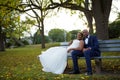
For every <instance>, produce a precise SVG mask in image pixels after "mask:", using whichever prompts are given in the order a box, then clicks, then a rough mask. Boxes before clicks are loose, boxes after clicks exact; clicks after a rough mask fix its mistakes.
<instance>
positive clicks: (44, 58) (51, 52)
mask: <svg viewBox="0 0 120 80" xmlns="http://www.w3.org/2000/svg"><path fill="white" fill-rule="evenodd" d="M79 43H80V41H79V40H77V39H75V40H73V43H72V44H71V45H70V46H68V48H65V47H51V48H49V49H48V50H46V51H45V52H42V54H40V55H39V56H38V57H39V60H40V62H41V64H42V67H43V69H42V70H43V71H45V72H52V73H54V74H62V73H63V72H64V70H65V68H66V65H67V54H68V53H67V50H68V49H70V48H76V47H78V46H79Z"/></svg>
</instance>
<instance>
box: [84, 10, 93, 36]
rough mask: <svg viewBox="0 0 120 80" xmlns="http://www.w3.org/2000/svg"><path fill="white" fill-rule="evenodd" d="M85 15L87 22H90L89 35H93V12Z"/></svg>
mask: <svg viewBox="0 0 120 80" xmlns="http://www.w3.org/2000/svg"><path fill="white" fill-rule="evenodd" d="M84 14H85V17H86V19H87V22H88V27H89V33H90V34H93V24H92V21H93V20H92V14H91V12H84Z"/></svg>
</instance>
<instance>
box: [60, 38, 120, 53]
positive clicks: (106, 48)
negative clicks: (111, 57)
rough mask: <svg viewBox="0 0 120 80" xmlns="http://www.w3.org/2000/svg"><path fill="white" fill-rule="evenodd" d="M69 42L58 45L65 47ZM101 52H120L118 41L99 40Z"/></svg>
mask: <svg viewBox="0 0 120 80" xmlns="http://www.w3.org/2000/svg"><path fill="white" fill-rule="evenodd" d="M68 44H69V42H62V43H60V45H61V46H63V47H67V46H68ZM99 46H100V51H101V52H111V51H113V52H120V40H99Z"/></svg>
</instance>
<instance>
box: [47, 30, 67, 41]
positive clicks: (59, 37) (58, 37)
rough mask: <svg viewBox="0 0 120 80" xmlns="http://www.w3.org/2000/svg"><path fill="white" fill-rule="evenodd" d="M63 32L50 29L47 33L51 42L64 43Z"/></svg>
mask: <svg viewBox="0 0 120 80" xmlns="http://www.w3.org/2000/svg"><path fill="white" fill-rule="evenodd" d="M64 32H65V30H63V29H58V28H56V29H51V30H50V31H49V32H48V35H49V37H50V39H51V40H52V42H63V41H65V37H64V36H65V35H64Z"/></svg>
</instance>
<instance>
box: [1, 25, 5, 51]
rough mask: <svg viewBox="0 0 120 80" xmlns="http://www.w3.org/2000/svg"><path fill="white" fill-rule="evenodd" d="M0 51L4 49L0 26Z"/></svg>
mask: <svg viewBox="0 0 120 80" xmlns="http://www.w3.org/2000/svg"><path fill="white" fill-rule="evenodd" d="M0 51H5V45H4V37H3V34H2V27H1V26H0Z"/></svg>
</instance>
